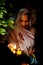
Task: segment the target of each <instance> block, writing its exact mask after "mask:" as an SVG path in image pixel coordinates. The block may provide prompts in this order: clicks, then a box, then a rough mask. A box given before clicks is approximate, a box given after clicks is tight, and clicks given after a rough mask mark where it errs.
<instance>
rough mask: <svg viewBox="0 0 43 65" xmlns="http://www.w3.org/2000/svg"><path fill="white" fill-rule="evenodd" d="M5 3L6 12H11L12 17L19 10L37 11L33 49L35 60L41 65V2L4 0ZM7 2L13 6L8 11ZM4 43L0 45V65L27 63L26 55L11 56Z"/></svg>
mask: <svg viewBox="0 0 43 65" xmlns="http://www.w3.org/2000/svg"><path fill="white" fill-rule="evenodd" d="M5 1H6V6H5V7H6V9H7V11H8V14H9V12H12V13H13V14H14V15H15V13H16V12H17V11H18V10H19V9H21V8H28V9H29V10H32V9H36V11H37V20H36V22H37V24H36V30H37V33H36V36H35V44H36V45H35V47H36V50H37V52H36V56H37V59H38V61H39V63H38V65H39V64H40V65H41V64H42V56H43V54H42V52H43V50H42V48H43V47H42V46H43V45H42V37H43V35H42V33H43V32H42V30H43V29H42V26H43V25H42V2H41V1H39V2H38V1H35V0H34V1H33V0H30V1H29V0H26V1H25V0H20V1H19V0H9V1H8V0H5ZM9 2H11V3H12V4H13V8H12V9H10V6H9ZM6 43H7V41H6ZM6 43H5V44H0V65H2V64H3V65H6V64H10V65H11V64H12V65H20V64H19V63H20V62H23V61H26V62H28V61H29V59H28V57H27V56H26V55H22V56H16V55H13V53H12V52H11V51H10V50H9V49H8V48H7V46H6ZM18 57H19V58H18ZM42 65H43V64H42Z"/></svg>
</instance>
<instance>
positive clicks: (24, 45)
mask: <svg viewBox="0 0 43 65" xmlns="http://www.w3.org/2000/svg"><path fill="white" fill-rule="evenodd" d="M27 14H28V10H27V9H21V10H20V11H19V12H18V15H17V17H16V19H15V26H14V29H13V30H12V31H10V33H9V36H8V43H9V44H8V48H10V49H11V48H12V47H13V46H14V45H15V49H16V50H17V49H20V50H21V51H22V52H24V53H26V54H27V55H28V56H29V55H31V54H33V53H34V51H35V50H34V49H32V48H33V46H34V36H33V35H32V33H31V32H29V31H28V30H26V29H25V28H23V26H22V25H21V20H22V17H24V18H23V19H24V21H25V20H26V18H27V20H28V15H27ZM30 49H31V51H30ZM13 50H14V49H13ZM14 53H15V51H14Z"/></svg>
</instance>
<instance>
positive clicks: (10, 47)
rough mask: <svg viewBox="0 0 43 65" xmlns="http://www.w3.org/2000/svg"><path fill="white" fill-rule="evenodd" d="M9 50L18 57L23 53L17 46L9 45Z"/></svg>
mask: <svg viewBox="0 0 43 65" xmlns="http://www.w3.org/2000/svg"><path fill="white" fill-rule="evenodd" d="M8 48H9V49H10V50H11V51H12V52H13V53H14V54H15V53H16V54H17V55H21V54H22V51H21V50H20V48H19V49H17V47H16V44H9V45H8Z"/></svg>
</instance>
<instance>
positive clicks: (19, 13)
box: [18, 8, 29, 18]
mask: <svg viewBox="0 0 43 65" xmlns="http://www.w3.org/2000/svg"><path fill="white" fill-rule="evenodd" d="M22 13H29V11H28V9H25V8H23V9H20V10H19V12H18V18H19V17H20V16H21V14H22Z"/></svg>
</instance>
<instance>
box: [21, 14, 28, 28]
mask: <svg viewBox="0 0 43 65" xmlns="http://www.w3.org/2000/svg"><path fill="white" fill-rule="evenodd" d="M20 20H21V21H20V24H21V25H22V26H23V27H25V26H26V25H27V26H28V24H29V22H28V15H26V14H22V15H21V18H20Z"/></svg>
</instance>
